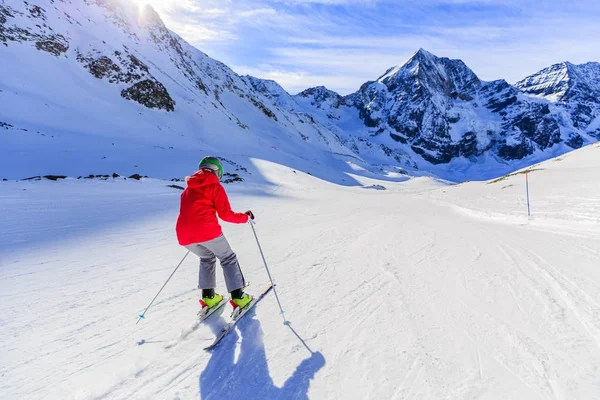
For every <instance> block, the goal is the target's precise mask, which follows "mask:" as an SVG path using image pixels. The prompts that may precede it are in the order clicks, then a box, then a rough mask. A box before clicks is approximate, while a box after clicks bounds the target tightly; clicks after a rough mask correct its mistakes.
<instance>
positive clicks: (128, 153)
mask: <svg viewBox="0 0 600 400" xmlns="http://www.w3.org/2000/svg"><path fill="white" fill-rule="evenodd" d="M0 15H2V19H1V20H0V27H1V28H0V35H1V36H0V40H1V42H2V43H3V46H2V49H1V50H0V51H1V52H2V58H3V60H8V61H9V62H3V63H2V65H1V66H0V72H2V73H1V74H0V104H1V105H2V107H0V123H1V124H2V127H3V128H5V129H6V130H7V132H5V134H4V135H3V136H2V148H3V155H5V156H3V157H1V159H2V161H0V171H2V173H1V175H2V177H7V178H23V177H25V176H27V175H40V174H47V173H57V174H68V175H75V176H77V175H85V174H89V173H110V172H114V171H117V172H119V173H124V174H130V173H134V172H137V173H141V174H151V175H153V176H158V177H173V176H181V175H183V174H184V173H186V172H187V171H189V168H193V165H195V164H196V163H197V162H198V160H199V158H201V156H202V155H203V154H205V153H206V152H211V153H216V154H218V155H221V156H224V157H225V158H229V159H233V160H234V161H235V160H237V161H239V162H243V163H244V165H245V166H246V167H248V168H249V167H250V165H249V164H250V163H249V161H248V155H252V156H255V157H261V158H263V159H271V160H277V161H282V160H285V159H287V160H290V161H289V162H290V166H294V165H296V164H298V163H300V160H303V159H306V158H310V159H312V160H313V161H314V163H315V164H323V165H329V166H336V168H335V169H337V170H338V171H343V170H344V169H348V167H347V166H346V164H345V163H344V162H343V161H339V160H338V159H336V158H335V157H333V156H332V155H331V153H336V154H341V155H344V154H351V152H350V151H349V150H348V149H347V148H346V147H344V146H343V145H341V144H340V143H339V141H338V139H337V138H336V137H335V135H333V134H332V133H331V132H329V131H327V130H324V129H323V128H322V127H321V126H318V125H317V124H315V123H313V121H311V120H309V119H307V118H305V117H303V116H302V115H300V114H297V113H295V112H288V111H287V110H285V109H284V108H281V107H280V106H279V105H278V104H277V103H275V102H273V101H271V100H270V99H269V98H267V97H265V96H264V95H263V94H262V93H261V92H259V91H257V90H255V89H254V87H253V86H252V84H251V82H250V81H249V80H248V79H246V78H242V77H240V76H238V75H237V74H235V73H234V72H233V71H232V70H231V69H229V68H228V67H227V66H225V65H224V64H222V63H220V62H218V61H215V60H213V59H211V58H209V57H208V56H207V55H206V54H204V53H202V52H200V51H198V50H197V49H195V48H194V47H192V46H190V45H189V44H187V43H186V42H185V41H184V40H183V39H181V38H180V37H179V36H178V35H176V34H175V33H173V32H171V31H169V30H168V29H167V28H166V27H165V26H164V24H163V23H162V21H161V20H160V18H159V16H158V15H157V14H156V13H155V12H154V11H153V10H152V9H151V8H150V7H147V8H145V9H143V10H140V9H138V8H137V7H136V6H135V5H133V4H132V3H130V2H128V1H125V0H111V1H104V0H102V1H101V0H87V1H85V2H83V3H79V4H78V3H72V2H69V1H63V0H56V1H54V0H47V1H41V0H40V1H32V2H22V1H16V0H10V1H7V2H4V3H2V5H1V6H0ZM294 160H297V161H294ZM313 172H314V171H313ZM332 174H333V173H332ZM334 179H337V180H338V181H340V178H334Z"/></svg>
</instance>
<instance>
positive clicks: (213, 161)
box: [198, 156, 223, 179]
mask: <svg viewBox="0 0 600 400" xmlns="http://www.w3.org/2000/svg"><path fill="white" fill-rule="evenodd" d="M202 168H207V169H210V170H212V171H213V172H214V173H215V174H217V177H218V178H219V179H221V177H222V176H223V166H222V165H221V161H219V159H218V158H217V157H213V156H208V157H204V158H203V159H202V161H200V164H199V165H198V169H202Z"/></svg>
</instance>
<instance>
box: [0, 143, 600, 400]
mask: <svg viewBox="0 0 600 400" xmlns="http://www.w3.org/2000/svg"><path fill="white" fill-rule="evenodd" d="M251 161H252V165H253V168H254V169H253V171H257V173H255V174H253V175H252V177H250V178H249V179H247V181H246V182H243V183H241V184H232V185H227V186H226V190H227V191H228V193H229V194H230V197H231V201H232V205H233V208H234V209H235V210H238V211H244V210H246V209H251V210H253V211H254V213H255V214H256V216H257V225H256V226H255V228H256V232H257V235H258V237H259V239H260V241H261V245H262V247H263V250H264V252H265V256H266V259H267V262H268V264H269V267H270V269H271V273H272V275H273V278H274V280H275V282H276V283H277V290H278V294H279V296H280V299H281V302H282V304H283V307H284V309H285V314H284V316H285V318H286V319H287V320H288V321H290V325H289V326H288V325H284V323H283V318H282V316H281V315H280V314H279V309H278V307H277V303H276V300H275V297H274V296H273V293H269V294H268V295H267V296H266V297H265V298H264V299H263V300H262V301H261V302H260V303H258V304H257V306H256V307H255V308H254V310H253V311H251V312H250V313H248V314H247V315H246V316H245V317H244V318H243V319H242V320H240V322H239V323H238V324H237V326H236V328H235V329H234V330H233V331H232V332H230V334H229V335H227V336H226V337H225V338H224V339H223V341H222V342H221V343H220V344H219V346H218V347H217V348H216V349H214V350H213V351H212V352H206V351H204V350H203V347H205V346H206V345H207V344H208V343H210V342H211V340H212V339H213V338H214V335H215V333H216V332H217V331H218V330H219V329H220V328H221V327H222V326H223V325H224V324H225V321H226V319H227V317H228V313H229V308H228V307H229V306H226V307H224V308H223V312H222V313H216V314H215V315H213V316H211V317H210V318H209V319H207V320H206V321H205V323H204V324H202V325H200V326H198V327H197V329H195V330H188V328H189V327H190V325H192V324H193V323H194V319H195V316H196V312H197V311H198V307H199V306H198V298H199V295H200V292H199V290H198V289H196V286H197V278H198V262H197V259H196V258H194V257H188V259H186V260H185V261H184V263H183V265H182V266H181V268H180V269H179V270H178V271H177V273H176V274H175V275H174V277H173V279H172V280H171V282H169V284H168V285H167V286H166V288H165V290H164V291H163V292H162V293H161V295H160V296H159V298H158V299H157V301H156V303H155V304H154V305H153V306H152V308H151V309H150V310H149V311H148V313H147V314H146V318H145V319H144V320H142V321H141V322H140V323H139V324H138V325H136V320H137V318H138V315H139V314H140V313H141V312H142V311H143V310H144V308H145V307H146V306H147V304H148V302H149V301H150V300H151V299H152V297H153V296H154V295H155V294H156V292H157V290H158V289H159V288H160V286H161V285H162V284H163V283H164V281H165V280H166V278H167V277H168V276H169V274H170V273H171V272H172V270H173V268H174V267H175V266H176V264H177V263H178V262H179V261H180V260H181V258H182V257H183V255H184V254H185V249H184V248H182V247H180V246H178V244H177V242H176V238H175V232H174V226H175V221H176V218H177V215H178V207H179V195H180V191H179V190H177V189H173V188H170V187H167V184H169V183H170V182H166V181H161V180H154V179H142V180H141V181H135V180H131V179H128V180H125V179H122V178H117V179H109V180H106V181H102V180H100V181H99V180H85V179H80V180H77V179H73V178H70V179H65V180H59V181H56V182H53V181H48V180H42V181H26V182H24V181H19V182H16V181H8V182H0V220H1V221H2V223H1V224H0V256H1V259H0V264H1V268H0V338H1V340H0V354H1V356H0V360H1V361H0V377H1V378H0V398H2V399H180V400H182V399H197V398H201V399H230V398H235V399H308V398H310V399H532V400H533V399H598V398H600V268H599V266H600V219H599V218H600V217H599V215H600V184H599V181H598V171H599V170H600V148H599V147H598V146H596V145H592V146H590V147H587V148H584V149H581V150H578V151H575V152H572V153H570V154H568V155H565V156H563V157H561V158H559V159H554V160H550V161H547V162H544V163H542V164H539V165H536V166H532V167H530V168H529V174H528V176H529V183H530V194H531V213H532V216H531V217H527V204H526V200H525V174H524V171H519V172H517V173H515V174H513V175H511V176H508V177H504V178H502V179H499V180H496V181H488V182H468V183H464V184H460V185H449V184H446V183H444V182H440V181H436V180H433V179H430V178H425V177H421V178H413V179H408V180H406V181H404V182H388V181H376V180H372V179H368V178H364V177H360V176H354V177H352V178H353V179H355V180H357V181H359V182H360V183H361V185H354V186H341V185H338V184H335V183H332V182H328V181H326V180H321V179H319V178H317V177H314V176H311V175H308V174H305V173H303V172H300V171H296V172H294V171H293V170H292V169H290V168H289V167H287V166H285V165H283V164H276V163H272V162H267V161H262V160H260V159H251ZM190 168H192V169H193V166H190ZM349 178H350V177H349ZM267 182H268V183H267ZM384 188H385V189H386V190H383V189H384ZM375 189H380V190H375ZM223 227H224V230H225V234H226V236H227V237H228V239H229V241H230V243H231V244H232V247H233V249H234V250H235V251H236V253H237V254H238V257H239V259H240V261H241V264H242V268H243V270H244V274H245V275H246V278H247V279H248V280H249V281H250V282H251V286H250V288H248V291H249V292H252V290H253V288H256V290H258V288H260V287H261V286H262V285H264V283H265V282H266V281H267V274H266V272H265V268H264V266H263V265H262V259H261V257H260V254H259V252H258V249H257V246H256V242H255V240H254V237H253V234H252V231H251V227H250V226H248V225H229V224H223ZM218 284H219V290H220V291H221V292H223V291H224V284H223V281H222V277H221V275H220V274H219V280H218Z"/></svg>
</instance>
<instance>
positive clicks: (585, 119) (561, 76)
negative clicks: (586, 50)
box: [516, 62, 600, 146]
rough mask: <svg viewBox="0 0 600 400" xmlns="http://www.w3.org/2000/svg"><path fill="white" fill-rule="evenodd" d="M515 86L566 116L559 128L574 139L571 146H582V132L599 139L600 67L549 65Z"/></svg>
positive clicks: (593, 65) (592, 63) (591, 64)
mask: <svg viewBox="0 0 600 400" xmlns="http://www.w3.org/2000/svg"><path fill="white" fill-rule="evenodd" d="M516 86H517V87H518V88H519V89H521V90H522V91H523V92H525V93H528V94H533V95H537V96H540V97H542V98H545V99H548V100H549V101H551V102H553V103H554V104H556V105H557V106H558V107H559V110H561V111H562V113H561V115H566V119H563V120H562V121H561V122H562V125H563V127H564V128H565V129H568V130H570V131H571V132H572V133H573V137H574V139H573V140H574V143H573V145H574V146H578V145H581V144H583V143H584V142H585V140H584V138H583V137H581V135H580V136H578V135H577V133H576V132H577V131H583V132H585V133H587V134H589V135H592V136H593V137H594V138H600V63H597V62H589V63H586V64H582V65H574V64H571V63H569V62H563V63H560V64H555V65H552V66H551V67H548V68H546V69H543V70H541V71H540V72H538V73H537V74H534V75H531V76H529V77H527V78H525V79H523V80H522V81H520V82H517V84H516Z"/></svg>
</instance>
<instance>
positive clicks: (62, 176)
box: [44, 175, 67, 181]
mask: <svg viewBox="0 0 600 400" xmlns="http://www.w3.org/2000/svg"><path fill="white" fill-rule="evenodd" d="M44 178H46V179H48V180H51V181H57V180H59V179H66V178H67V177H66V176H65V175H44Z"/></svg>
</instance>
